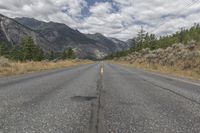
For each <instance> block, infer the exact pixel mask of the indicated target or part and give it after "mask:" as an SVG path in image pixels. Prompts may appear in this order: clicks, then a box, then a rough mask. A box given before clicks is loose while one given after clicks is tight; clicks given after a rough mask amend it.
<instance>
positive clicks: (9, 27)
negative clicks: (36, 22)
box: [0, 15, 54, 52]
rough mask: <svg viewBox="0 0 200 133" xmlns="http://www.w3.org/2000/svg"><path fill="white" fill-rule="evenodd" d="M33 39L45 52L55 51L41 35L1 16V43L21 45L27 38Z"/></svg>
mask: <svg viewBox="0 0 200 133" xmlns="http://www.w3.org/2000/svg"><path fill="white" fill-rule="evenodd" d="M27 36H29V37H31V38H32V39H33V40H34V42H35V43H36V44H37V45H39V46H40V47H41V48H42V49H43V50H44V51H45V52H48V51H49V50H53V49H54V46H52V45H51V43H50V42H48V40H46V39H45V38H44V37H43V36H42V35H41V34H40V33H38V32H35V31H33V30H32V29H30V28H28V27H26V26H24V25H22V24H20V23H18V22H16V21H15V20H13V19H10V18H8V17H5V16H3V15H0V42H1V43H5V44H7V45H9V47H11V46H17V45H20V43H21V42H22V40H23V39H24V38H25V37H27Z"/></svg>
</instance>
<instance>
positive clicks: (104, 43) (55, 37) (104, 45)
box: [15, 18, 129, 58]
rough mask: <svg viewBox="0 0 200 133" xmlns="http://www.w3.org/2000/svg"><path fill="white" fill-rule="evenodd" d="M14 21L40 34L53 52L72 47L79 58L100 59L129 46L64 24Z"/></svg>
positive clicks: (31, 19)
mask: <svg viewBox="0 0 200 133" xmlns="http://www.w3.org/2000/svg"><path fill="white" fill-rule="evenodd" d="M15 20H16V21H18V22H19V23H21V24H23V25H25V26H27V27H29V28H30V29H33V30H34V31H36V32H38V33H40V34H42V35H43V36H44V37H45V39H47V40H48V41H49V42H50V43H51V44H53V45H54V46H55V51H62V50H63V49H65V48H67V47H72V48H73V49H75V50H76V52H77V54H78V57H80V58H102V57H104V56H105V55H107V54H110V53H112V52H116V51H122V50H127V49H128V48H129V45H128V44H126V43H125V42H123V41H120V40H117V39H116V41H113V39H109V38H107V37H105V36H103V35H101V34H87V35H85V34H83V33H81V32H79V31H78V30H74V29H72V28H70V27H68V26H67V25H65V24H60V23H54V22H42V21H38V20H35V19H33V18H16V19H15ZM95 36H96V37H95Z"/></svg>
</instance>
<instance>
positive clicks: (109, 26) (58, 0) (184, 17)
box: [0, 0, 200, 41]
mask: <svg viewBox="0 0 200 133" xmlns="http://www.w3.org/2000/svg"><path fill="white" fill-rule="evenodd" d="M0 13H1V14H3V15H6V16H8V17H11V18H15V17H31V18H35V19H38V20H42V21H47V22H48V21H54V22H59V23H64V24H66V25H68V26H70V27H71V28H74V29H77V30H79V31H80V32H83V33H92V34H93V33H101V34H103V35H105V36H107V37H115V38H118V39H121V40H124V41H125V40H128V39H131V38H133V37H135V36H136V35H137V32H138V31H139V30H140V29H141V27H143V28H144V30H145V31H147V32H150V33H154V34H156V35H157V36H163V35H168V34H172V33H174V32H176V31H179V30H180V29H181V28H189V27H191V26H192V25H194V23H199V22H200V0H0Z"/></svg>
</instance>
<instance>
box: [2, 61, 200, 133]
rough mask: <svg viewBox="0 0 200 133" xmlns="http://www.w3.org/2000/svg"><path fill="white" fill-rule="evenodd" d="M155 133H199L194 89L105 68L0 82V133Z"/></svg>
mask: <svg viewBox="0 0 200 133" xmlns="http://www.w3.org/2000/svg"><path fill="white" fill-rule="evenodd" d="M102 65H103V72H102V70H101V71H100V68H101V66H102ZM101 73H103V74H102V75H101ZM161 132H162V133H200V84H199V83H196V82H193V81H189V80H186V79H179V78H175V77H170V76H165V75H161V74H156V73H152V72H146V71H142V70H138V69H134V68H126V67H122V66H120V65H115V64H109V63H96V64H89V65H82V66H77V67H73V68H66V69H62V70H52V71H43V72H36V73H34V74H25V75H18V76H11V77H6V78H1V79H0V133H161Z"/></svg>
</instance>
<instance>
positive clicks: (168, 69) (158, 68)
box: [111, 61, 200, 80]
mask: <svg viewBox="0 0 200 133" xmlns="http://www.w3.org/2000/svg"><path fill="white" fill-rule="evenodd" d="M111 62H112V63H116V64H121V65H124V66H127V67H134V68H139V69H143V70H150V71H154V72H159V73H163V74H170V75H174V76H179V77H184V78H189V79H195V80H200V74H199V73H197V72H196V71H195V70H181V69H180V68H178V67H173V66H162V65H159V64H149V63H138V62H133V63H132V64H130V63H129V62H127V61H111Z"/></svg>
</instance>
